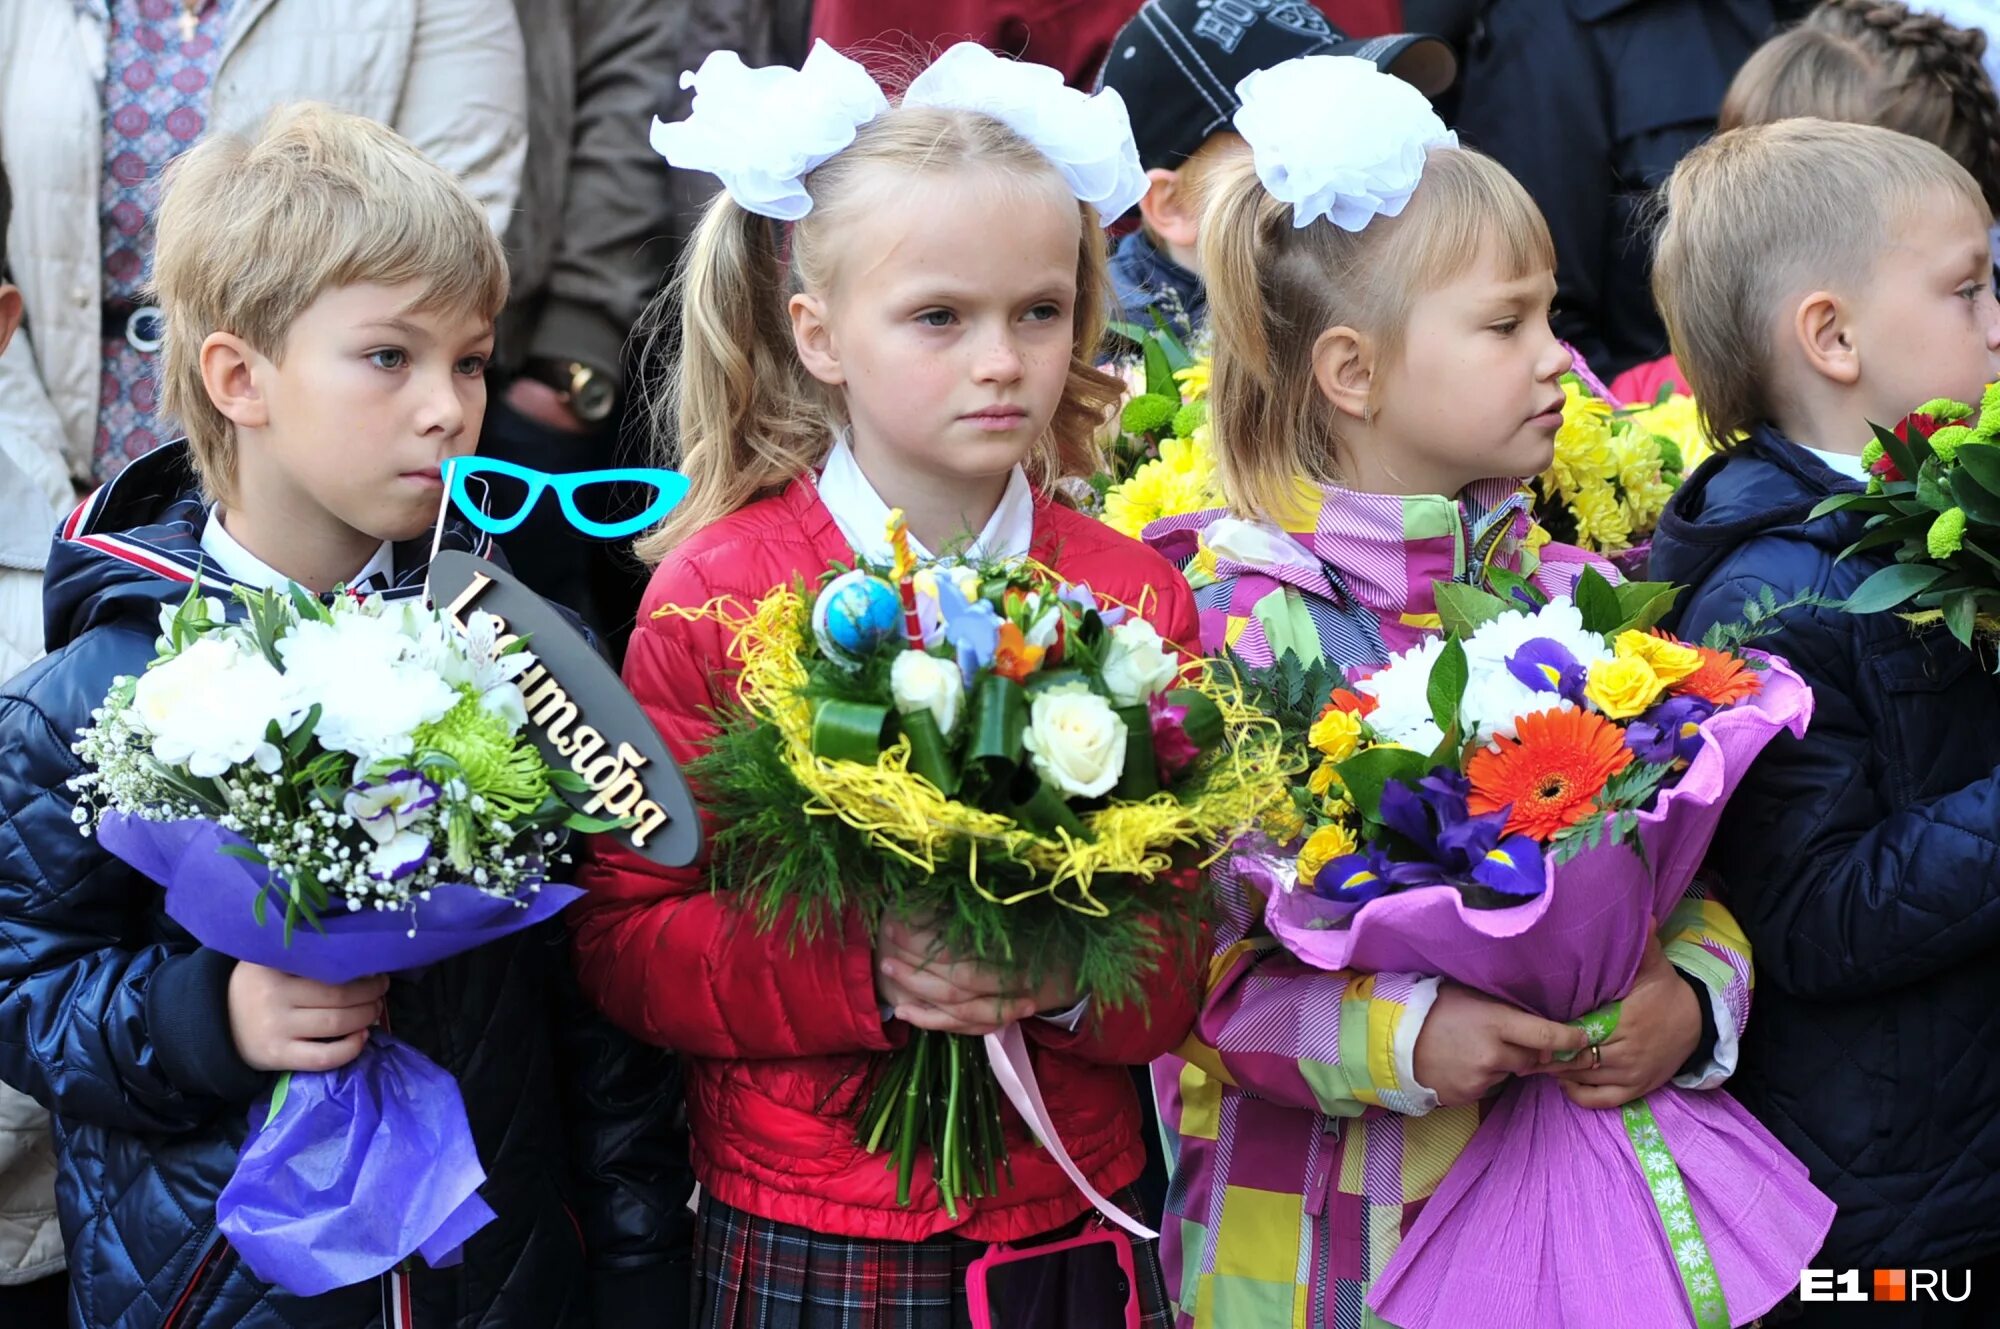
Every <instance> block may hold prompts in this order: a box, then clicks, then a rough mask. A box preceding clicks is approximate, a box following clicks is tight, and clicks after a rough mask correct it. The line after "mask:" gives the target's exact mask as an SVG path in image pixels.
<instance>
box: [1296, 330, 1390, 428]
mask: <svg viewBox="0 0 2000 1329" xmlns="http://www.w3.org/2000/svg"><path fill="white" fill-rule="evenodd" d="M1312 369H1313V382H1315V383H1317V384H1318V385H1319V390H1320V394H1321V395H1322V396H1324V397H1325V398H1326V399H1327V400H1328V401H1330V402H1332V403H1333V408H1334V409H1335V410H1336V411H1339V412H1340V413H1341V414H1342V415H1347V416H1352V417H1353V418H1354V419H1356V420H1366V419H1368V417H1369V399H1370V397H1372V396H1373V395H1374V391H1375V347H1374V344H1373V343H1371V342H1370V341H1369V340H1368V338H1367V336H1366V335H1365V334H1363V333H1360V332H1357V331H1355V330H1354V329H1353V328H1350V327H1347V326H1346V325H1345V324H1343V325H1341V326H1339V327H1334V328H1328V329H1327V330H1326V331H1325V332H1322V333H1320V334H1319V336H1318V338H1316V339H1315V340H1314V341H1313V350H1312Z"/></svg>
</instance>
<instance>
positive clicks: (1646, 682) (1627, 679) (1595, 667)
mask: <svg viewBox="0 0 2000 1329" xmlns="http://www.w3.org/2000/svg"><path fill="white" fill-rule="evenodd" d="M1666 690H1667V685H1666V682H1665V680H1663V679H1662V678H1661V677H1660V676H1659V675H1658V674H1656V673H1654V672H1653V666H1652V665H1650V664H1648V663H1646V661H1644V660H1642V659H1640V658H1639V657H1638V656H1636V655H1627V656H1617V657H1614V658H1612V659H1609V660H1598V661H1595V662H1593V663H1592V664H1591V666H1590V675H1589V678H1588V679H1587V681H1586V682H1585V683H1584V685H1583V695H1584V696H1586V697H1588V698H1589V699H1590V702H1591V704H1592V705H1593V706H1595V707H1597V709H1598V710H1600V711H1602V712H1603V713H1604V714H1605V715H1607V716H1609V717H1610V718H1612V719H1613V720H1630V719H1632V718H1633V717H1634V716H1638V715H1643V714H1645V713H1646V711H1647V710H1648V709H1650V708H1651V706H1652V705H1653V703H1654V702H1656V701H1658V700H1659V699H1660V694H1661V693H1662V692H1665V691H1666Z"/></svg>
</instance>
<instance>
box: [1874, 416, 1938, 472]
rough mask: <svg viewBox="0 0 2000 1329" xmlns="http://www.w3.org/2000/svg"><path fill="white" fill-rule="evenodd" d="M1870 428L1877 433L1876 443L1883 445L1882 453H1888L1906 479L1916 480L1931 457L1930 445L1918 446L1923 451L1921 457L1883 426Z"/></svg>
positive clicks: (1922, 444)
mask: <svg viewBox="0 0 2000 1329" xmlns="http://www.w3.org/2000/svg"><path fill="white" fill-rule="evenodd" d="M1870 428H1872V429H1873V430H1874V431H1875V438H1876V441H1878V442H1879V443H1881V445H1882V451H1884V452H1886V453H1888V454H1889V460H1891V461H1893V462H1895V463H1896V469H1897V470H1899V471H1901V472H1902V473H1903V476H1904V478H1905V479H1908V480H1915V479H1916V477H1917V475H1918V474H1919V473H1920V472H1921V471H1922V470H1923V468H1924V462H1925V461H1926V460H1928V459H1929V458H1930V456H1931V446H1930V444H1928V443H1921V444H1919V445H1918V446H1919V447H1921V448H1922V449H1923V455H1922V456H1919V455H1918V454H1917V453H1916V452H1915V451H1914V450H1912V448H1911V446H1910V445H1909V444H1907V443H1905V442H1903V440H1902V439H1900V438H1897V437H1896V435H1895V433H1894V431H1892V430H1888V429H1884V428H1883V427H1882V426H1881V425H1871V426H1870Z"/></svg>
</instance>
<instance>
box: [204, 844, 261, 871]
mask: <svg viewBox="0 0 2000 1329" xmlns="http://www.w3.org/2000/svg"><path fill="white" fill-rule="evenodd" d="M216 852H217V853H219V854H225V855H227V856H228V857H230V858H240V859H242V860H243V861H244V862H245V863H255V864H256V865H257V866H258V867H260V868H262V867H269V866H270V865H271V860H270V859H268V858H265V857H264V856H263V855H262V854H260V853H258V852H257V851H256V850H255V849H253V848H251V847H250V846H249V845H247V844H226V845H223V846H222V847H221V848H220V849H218V850H216Z"/></svg>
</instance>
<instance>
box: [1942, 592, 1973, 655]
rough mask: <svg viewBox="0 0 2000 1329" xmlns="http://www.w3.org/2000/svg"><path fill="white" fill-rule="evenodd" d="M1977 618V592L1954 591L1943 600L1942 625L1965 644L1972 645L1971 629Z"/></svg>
mask: <svg viewBox="0 0 2000 1329" xmlns="http://www.w3.org/2000/svg"><path fill="white" fill-rule="evenodd" d="M1978 620H1979V592H1978V591H1956V592H1953V593H1952V594H1951V595H1950V596H1948V597H1946V599H1945V602H1944V625H1945V626H1946V627H1948V628H1950V629H1951V635H1952V636H1954V637H1956V638H1958V639H1959V641H1961V642H1963V643H1964V644H1965V645H1967V646H1970V645H1972V629H1973V627H1974V625H1975V624H1976V623H1977V622H1978Z"/></svg>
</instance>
